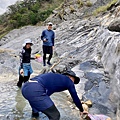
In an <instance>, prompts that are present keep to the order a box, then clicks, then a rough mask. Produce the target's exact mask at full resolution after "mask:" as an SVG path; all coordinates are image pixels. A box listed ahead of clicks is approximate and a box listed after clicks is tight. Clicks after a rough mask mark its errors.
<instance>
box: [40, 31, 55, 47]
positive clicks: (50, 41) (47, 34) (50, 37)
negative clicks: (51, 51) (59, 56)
mask: <svg viewBox="0 0 120 120" xmlns="http://www.w3.org/2000/svg"><path fill="white" fill-rule="evenodd" d="M44 39H46V40H47V41H45V42H44V41H43V45H45V46H54V39H55V33H54V31H53V30H44V31H43V32H42V35H41V40H44Z"/></svg>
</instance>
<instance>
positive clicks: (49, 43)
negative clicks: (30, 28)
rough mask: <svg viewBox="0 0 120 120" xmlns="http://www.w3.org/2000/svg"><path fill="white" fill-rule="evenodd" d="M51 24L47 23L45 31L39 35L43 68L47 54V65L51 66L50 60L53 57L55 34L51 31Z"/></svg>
mask: <svg viewBox="0 0 120 120" xmlns="http://www.w3.org/2000/svg"><path fill="white" fill-rule="evenodd" d="M52 25H53V24H52V23H51V22H49V23H48V24H47V29H46V30H43V32H42V35H41V40H42V41H43V46H42V48H43V66H46V54H49V58H48V61H47V64H48V65H52V64H51V62H50V60H51V58H52V55H53V48H54V39H55V33H54V31H53V30H52Z"/></svg>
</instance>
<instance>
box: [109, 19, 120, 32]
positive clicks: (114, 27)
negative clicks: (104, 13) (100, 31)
mask: <svg viewBox="0 0 120 120" xmlns="http://www.w3.org/2000/svg"><path fill="white" fill-rule="evenodd" d="M108 29H109V30H110V31H116V32H120V18H117V19H115V20H114V21H113V22H111V23H110V25H109V26H108Z"/></svg>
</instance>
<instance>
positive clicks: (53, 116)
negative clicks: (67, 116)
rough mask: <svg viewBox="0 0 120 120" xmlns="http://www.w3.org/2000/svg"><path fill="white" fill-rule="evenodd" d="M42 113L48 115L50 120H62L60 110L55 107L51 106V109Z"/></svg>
mask: <svg viewBox="0 0 120 120" xmlns="http://www.w3.org/2000/svg"><path fill="white" fill-rule="evenodd" d="M42 112H43V113H44V114H45V115H47V117H48V118H49V120H60V113H59V111H58V109H57V108H56V107H55V105H53V106H51V107H50V108H48V109H46V110H44V111H42Z"/></svg>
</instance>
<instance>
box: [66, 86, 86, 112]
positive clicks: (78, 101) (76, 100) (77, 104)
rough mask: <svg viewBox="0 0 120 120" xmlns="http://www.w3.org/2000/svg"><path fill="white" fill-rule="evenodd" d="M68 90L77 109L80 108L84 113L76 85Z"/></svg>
mask: <svg viewBox="0 0 120 120" xmlns="http://www.w3.org/2000/svg"><path fill="white" fill-rule="evenodd" d="M68 90H69V92H70V94H71V97H72V99H73V101H74V103H75V105H76V106H77V108H78V109H79V110H80V111H81V112H83V111H84V110H83V107H82V104H81V101H80V99H79V97H78V95H77V92H76V90H75V86H74V84H73V85H71V86H70V87H69V89H68Z"/></svg>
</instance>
